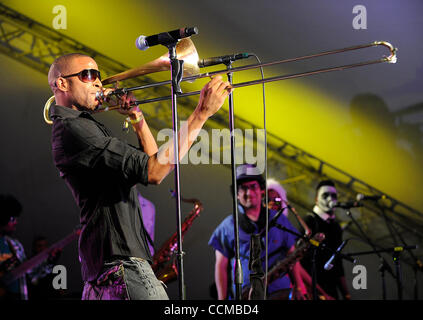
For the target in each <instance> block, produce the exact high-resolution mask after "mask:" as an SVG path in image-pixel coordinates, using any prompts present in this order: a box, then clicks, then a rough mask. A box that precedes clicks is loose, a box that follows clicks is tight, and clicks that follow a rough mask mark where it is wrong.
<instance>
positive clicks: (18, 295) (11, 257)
mask: <svg viewBox="0 0 423 320" xmlns="http://www.w3.org/2000/svg"><path fill="white" fill-rule="evenodd" d="M21 212H22V205H21V203H20V202H19V201H18V200H17V199H16V198H15V197H14V196H12V195H0V299H6V300H27V299H28V289H27V282H26V277H25V276H23V277H21V278H19V279H17V280H15V281H13V282H11V283H9V284H4V283H2V278H3V277H4V276H5V275H7V273H8V272H10V271H11V270H13V268H15V267H16V266H18V265H19V264H20V263H21V262H23V261H24V260H26V255H25V250H24V247H23V246H22V244H21V243H20V242H19V240H17V239H15V238H13V237H12V236H13V234H14V233H15V231H16V227H17V224H18V217H19V216H20V214H21Z"/></svg>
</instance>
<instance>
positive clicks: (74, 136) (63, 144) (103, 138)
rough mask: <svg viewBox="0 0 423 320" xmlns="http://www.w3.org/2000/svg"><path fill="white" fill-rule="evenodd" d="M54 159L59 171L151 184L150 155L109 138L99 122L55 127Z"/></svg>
mask: <svg viewBox="0 0 423 320" xmlns="http://www.w3.org/2000/svg"><path fill="white" fill-rule="evenodd" d="M52 139H53V141H52V142H53V143H52V145H53V158H54V161H55V164H56V166H57V168H58V169H59V170H60V171H62V172H66V170H67V169H69V168H72V169H75V168H78V167H82V168H92V169H101V170H106V171H110V172H112V173H113V174H114V175H118V176H120V177H121V178H123V179H125V180H126V181H128V182H129V183H130V184H135V183H142V184H144V185H147V184H148V167H147V163H148V159H149V157H148V155H147V154H146V153H144V152H142V151H141V150H139V149H137V148H135V147H134V146H131V145H129V144H127V143H126V142H123V141H121V140H119V139H117V138H115V137H111V136H108V135H106V134H105V133H104V132H103V131H102V130H101V128H99V127H98V126H97V124H96V122H94V121H92V120H89V119H85V118H68V119H63V120H57V121H55V123H54V125H53V134H52Z"/></svg>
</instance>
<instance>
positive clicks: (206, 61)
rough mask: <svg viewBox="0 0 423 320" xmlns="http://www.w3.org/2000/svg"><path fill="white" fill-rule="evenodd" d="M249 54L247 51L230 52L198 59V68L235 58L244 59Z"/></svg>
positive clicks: (227, 61)
mask: <svg viewBox="0 0 423 320" xmlns="http://www.w3.org/2000/svg"><path fill="white" fill-rule="evenodd" d="M250 56H251V55H250V54H249V53H238V54H230V55H226V56H220V57H212V58H206V59H200V60H199V61H198V66H199V67H200V68H204V67H210V66H214V65H216V64H227V63H229V62H233V61H236V60H240V59H246V58H248V57H250Z"/></svg>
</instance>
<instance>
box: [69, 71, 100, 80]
mask: <svg viewBox="0 0 423 320" xmlns="http://www.w3.org/2000/svg"><path fill="white" fill-rule="evenodd" d="M75 76H78V78H79V80H81V81H82V82H94V81H96V80H97V78H98V79H99V80H100V81H101V76H100V71H98V70H95V69H84V70H82V71H80V72H78V73H74V74H70V75H67V76H62V78H69V77H75Z"/></svg>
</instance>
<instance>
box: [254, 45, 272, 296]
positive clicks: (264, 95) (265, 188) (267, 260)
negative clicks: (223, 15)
mask: <svg viewBox="0 0 423 320" xmlns="http://www.w3.org/2000/svg"><path fill="white" fill-rule="evenodd" d="M250 56H252V57H254V58H256V60H257V63H258V64H261V61H260V59H259V57H258V56H257V55H256V54H255V53H250ZM260 72H261V78H262V79H264V72H263V67H262V66H260ZM262 90H263V129H264V168H265V174H264V184H265V186H264V191H265V192H264V194H265V203H266V241H265V251H266V255H265V272H264V300H266V297H267V274H268V269H269V206H268V202H269V200H268V195H267V123H266V92H265V87H264V82H263V83H262ZM257 142H258V141H257ZM257 152H258V143H257Z"/></svg>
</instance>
